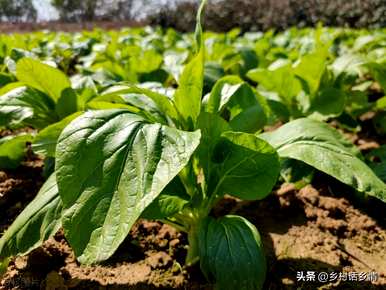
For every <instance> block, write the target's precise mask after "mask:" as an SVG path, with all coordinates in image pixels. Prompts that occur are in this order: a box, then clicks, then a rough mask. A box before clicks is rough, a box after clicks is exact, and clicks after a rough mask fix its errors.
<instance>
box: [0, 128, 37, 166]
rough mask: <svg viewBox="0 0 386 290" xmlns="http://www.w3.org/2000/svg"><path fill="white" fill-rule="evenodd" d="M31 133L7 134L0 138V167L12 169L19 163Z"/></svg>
mask: <svg viewBox="0 0 386 290" xmlns="http://www.w3.org/2000/svg"><path fill="white" fill-rule="evenodd" d="M32 140H33V137H32V136H31V135H26V134H24V135H18V136H7V137H3V138H1V139H0V168H4V169H14V168H16V167H18V166H19V165H20V162H21V161H22V160H23V158H24V156H25V152H26V150H27V142H31V141H32Z"/></svg>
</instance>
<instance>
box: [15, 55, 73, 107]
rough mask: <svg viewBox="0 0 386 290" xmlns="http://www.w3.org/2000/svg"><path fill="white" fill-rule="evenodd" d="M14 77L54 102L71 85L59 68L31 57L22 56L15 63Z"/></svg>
mask: <svg viewBox="0 0 386 290" xmlns="http://www.w3.org/2000/svg"><path fill="white" fill-rule="evenodd" d="M16 77H17V79H18V80H19V81H21V82H23V83H25V84H26V85H27V86H30V87H32V88H35V89H38V90H39V91H42V92H44V93H46V94H47V95H48V96H50V97H51V98H52V99H53V100H54V101H55V102H56V101H58V100H59V99H60V97H61V96H62V92H63V91H64V90H65V89H67V88H70V87H71V82H70V80H69V79H68V78H67V76H66V75H65V74H64V73H63V72H61V71H60V70H58V69H56V68H54V67H52V66H49V65H47V64H44V63H41V62H39V61H37V60H34V59H32V58H26V57H25V58H22V59H21V60H19V61H18V62H17V65H16Z"/></svg>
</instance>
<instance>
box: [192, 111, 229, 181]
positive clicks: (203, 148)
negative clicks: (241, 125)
mask: <svg viewBox="0 0 386 290" xmlns="http://www.w3.org/2000/svg"><path fill="white" fill-rule="evenodd" d="M197 127H198V128H199V129H200V130H201V142H200V145H199V146H198V148H197V151H196V152H197V156H198V157H199V158H198V162H199V165H200V166H201V168H203V169H204V174H205V178H206V182H207V183H209V182H210V183H212V184H215V183H216V181H217V180H215V179H214V178H211V175H212V170H213V168H214V167H215V164H214V163H213V162H212V159H213V155H214V153H215V147H216V145H217V143H218V142H219V141H220V139H221V135H222V133H224V132H226V131H231V128H230V126H229V125H228V123H227V122H226V121H225V120H224V119H222V118H221V117H220V116H218V115H216V114H210V113H206V112H201V114H200V117H199V118H198V122H197Z"/></svg>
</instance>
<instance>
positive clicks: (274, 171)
mask: <svg viewBox="0 0 386 290" xmlns="http://www.w3.org/2000/svg"><path fill="white" fill-rule="evenodd" d="M222 137H223V138H222V140H220V142H219V143H218V144H217V146H216V148H215V155H214V157H213V162H214V163H217V164H218V168H217V176H218V178H219V182H218V184H217V188H216V189H215V192H216V191H218V192H219V193H222V194H224V193H228V194H231V195H234V196H236V197H239V198H241V199H245V200H255V199H263V198H265V197H266V196H267V195H268V194H269V193H270V192H271V190H272V188H273V186H274V185H275V184H276V180H277V177H278V175H279V171H280V163H279V157H278V155H277V153H276V150H275V149H274V148H272V146H271V145H269V144H268V143H267V142H266V141H264V140H262V139H260V138H258V137H256V136H255V135H253V134H247V133H240V132H225V133H223V134H222ZM216 193H217V192H216Z"/></svg>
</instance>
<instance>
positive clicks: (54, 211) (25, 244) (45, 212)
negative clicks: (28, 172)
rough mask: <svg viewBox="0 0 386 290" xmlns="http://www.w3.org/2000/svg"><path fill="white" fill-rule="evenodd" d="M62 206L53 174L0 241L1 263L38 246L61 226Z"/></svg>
mask: <svg viewBox="0 0 386 290" xmlns="http://www.w3.org/2000/svg"><path fill="white" fill-rule="evenodd" d="M61 213H62V203H61V200H60V196H59V193H58V188H57V186H56V180H55V174H52V175H51V176H50V177H49V178H48V180H47V181H46V182H45V184H44V185H43V187H42V188H41V189H40V191H39V193H38V195H37V196H36V197H35V199H34V200H33V201H32V202H31V203H30V204H29V205H28V206H27V207H26V208H25V209H24V210H23V211H22V212H21V214H20V215H19V216H18V217H17V218H16V220H15V221H14V222H13V223H12V225H11V226H10V227H9V228H8V230H7V231H6V232H5V234H4V235H3V236H2V237H1V239H0V260H2V259H3V258H7V257H9V256H14V255H24V254H27V253H28V252H30V251H32V250H33V249H35V248H37V247H39V246H40V245H41V244H42V243H43V242H44V241H45V240H47V239H48V238H49V237H51V236H52V235H54V234H55V233H56V232H57V231H58V230H59V228H60V227H61Z"/></svg>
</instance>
